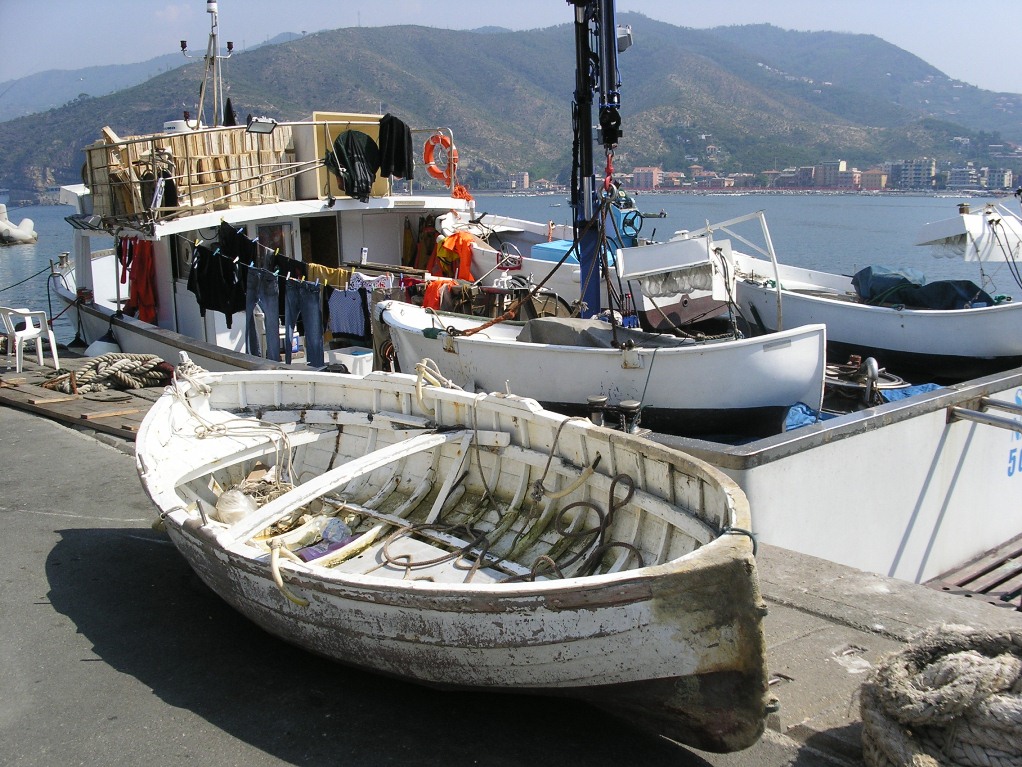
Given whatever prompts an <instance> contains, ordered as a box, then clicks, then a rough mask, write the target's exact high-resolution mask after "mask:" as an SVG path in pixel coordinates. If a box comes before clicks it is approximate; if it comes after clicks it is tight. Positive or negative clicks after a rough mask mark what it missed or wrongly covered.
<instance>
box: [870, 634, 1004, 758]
mask: <svg viewBox="0 0 1022 767" xmlns="http://www.w3.org/2000/svg"><path fill="white" fill-rule="evenodd" d="M860 710H861V713H862V751H863V759H864V760H865V762H866V764H867V765H869V766H870V767H888V765H897V766H899V767H900V765H909V766H910V767H944V766H945V765H947V766H948V767H958V765H963V766H964V765H969V767H972V766H973V765H975V766H976V767H1020V765H1022V629H1010V630H1005V631H985V630H979V629H973V628H971V627H968V626H941V627H939V628H935V629H931V630H929V631H925V632H923V633H922V634H920V635H919V636H918V637H916V638H915V639H913V640H912V641H911V642H910V643H909V644H908V645H907V646H906V647H905V648H904V649H902V650H900V651H898V652H896V653H894V654H892V655H890V656H888V657H887V658H885V659H884V660H883V661H882V662H881V663H880V664H879V665H878V666H877V668H876V669H875V670H874V672H873V674H872V675H871V677H870V678H869V679H868V680H867V681H866V682H865V683H864V684H863V685H862V695H861V701H860Z"/></svg>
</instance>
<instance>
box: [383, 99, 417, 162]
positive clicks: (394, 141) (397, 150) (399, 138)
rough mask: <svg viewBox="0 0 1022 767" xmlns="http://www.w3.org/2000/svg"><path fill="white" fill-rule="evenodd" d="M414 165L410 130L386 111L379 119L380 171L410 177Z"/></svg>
mask: <svg viewBox="0 0 1022 767" xmlns="http://www.w3.org/2000/svg"><path fill="white" fill-rule="evenodd" d="M414 165H415V162H414V158H413V156H412V131H411V129H410V128H409V127H408V126H407V125H405V124H404V122H402V121H401V120H399V119H398V118H396V117H394V115H392V114H390V113H389V112H388V113H387V114H385V115H384V116H383V118H382V119H381V120H380V173H381V174H383V175H384V176H397V177H398V178H405V179H411V178H412V169H413V167H414Z"/></svg>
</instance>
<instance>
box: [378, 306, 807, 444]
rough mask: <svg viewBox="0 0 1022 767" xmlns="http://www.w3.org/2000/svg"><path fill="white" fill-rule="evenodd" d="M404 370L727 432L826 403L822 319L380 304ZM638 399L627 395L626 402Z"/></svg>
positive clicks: (558, 406)
mask: <svg viewBox="0 0 1022 767" xmlns="http://www.w3.org/2000/svg"><path fill="white" fill-rule="evenodd" d="M375 316H376V318H377V319H378V325H377V327H378V330H379V333H380V335H381V337H382V336H383V335H384V334H385V335H386V337H387V338H388V339H389V341H390V342H392V343H393V345H394V349H395V351H396V354H397V361H398V363H399V365H400V368H401V370H404V371H406V372H411V371H413V370H415V367H416V364H417V363H419V362H420V361H421V360H424V359H429V360H432V361H433V362H434V363H435V364H436V366H437V368H438V370H439V371H440V373H441V374H442V375H444V376H446V377H447V378H450V379H451V380H452V381H453V382H454V383H455V384H457V385H458V386H461V387H463V388H466V389H469V390H472V391H511V392H515V393H520V394H522V395H524V396H528V397H532V398H533V399H536V400H539V401H540V402H541V403H543V405H544V406H546V407H549V408H551V409H553V410H556V411H558V412H562V413H567V414H571V415H585V414H588V413H589V412H590V411H591V410H592V409H593V407H594V401H593V400H592V399H591V398H593V397H598V398H599V400H598V402H599V406H598V407H599V409H609V410H610V411H612V412H614V413H616V414H617V415H616V416H615V420H617V417H619V416H620V411H622V410H624V411H626V412H627V411H629V410H632V411H634V412H633V413H632V420H635V419H636V418H639V419H640V420H639V422H640V423H641V425H642V426H643V427H644V428H650V429H653V430H655V431H661V432H667V433H672V434H683V435H688V436H717V437H718V438H721V439H725V440H727V439H735V438H739V439H740V438H749V437H754V436H765V435H768V434H777V433H780V432H781V431H783V430H784V423H785V420H786V418H787V415H788V411H789V410H790V409H791V408H792V407H793V406H794V405H796V404H797V403H803V404H805V405H806V406H808V407H809V408H811V409H813V410H819V409H820V407H821V405H822V398H823V381H824V375H825V370H824V368H825V362H824V346H825V343H826V338H825V332H824V329H823V328H822V327H821V326H819V325H814V326H806V327H801V328H796V329H794V330H790V331H786V332H784V333H777V334H772V335H769V336H760V337H756V338H743V339H734V338H731V337H726V338H724V339H717V340H702V339H696V338H679V337H676V336H671V335H666V334H654V333H645V332H643V331H640V330H637V329H633V328H623V327H614V326H612V325H611V324H609V323H607V322H603V321H602V320H595V319H590V320H580V319H571V318H562V317H543V318H536V319H532V320H529V321H528V322H525V323H516V322H500V323H491V322H487V321H486V320H485V319H482V318H478V317H469V316H465V315H454V314H447V313H443V312H433V311H429V310H426V309H424V308H422V307H420V306H414V305H412V304H407V303H403V302H399V301H385V302H382V303H380V304H378V305H377V307H376V315H375ZM629 402H630V403H631V405H629V404H628V403H629Z"/></svg>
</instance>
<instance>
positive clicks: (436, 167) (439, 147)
mask: <svg viewBox="0 0 1022 767" xmlns="http://www.w3.org/2000/svg"><path fill="white" fill-rule="evenodd" d="M422 161H423V162H424V163H426V172H427V173H428V174H429V175H431V176H432V177H433V178H435V179H436V180H437V181H443V182H444V184H446V185H447V186H450V185H451V183H452V181H453V180H454V173H455V171H456V170H457V169H458V148H457V147H456V146H454V143H453V142H452V141H451V137H450V136H447V135H446V134H443V133H439V132H437V133H434V134H433V135H432V136H430V137H429V138H428V139H426V145H425V146H424V147H423V148H422Z"/></svg>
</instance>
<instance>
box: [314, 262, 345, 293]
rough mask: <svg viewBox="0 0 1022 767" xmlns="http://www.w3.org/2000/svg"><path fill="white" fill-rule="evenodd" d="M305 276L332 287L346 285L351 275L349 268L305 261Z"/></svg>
mask: <svg viewBox="0 0 1022 767" xmlns="http://www.w3.org/2000/svg"><path fill="white" fill-rule="evenodd" d="M305 268H306V272H307V274H306V276H307V278H308V279H310V280H319V282H320V284H322V285H329V286H331V287H333V288H344V287H347V285H348V279H349V278H350V277H351V269H344V268H338V267H333V266H323V264H314V263H307V264H306V265H305Z"/></svg>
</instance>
